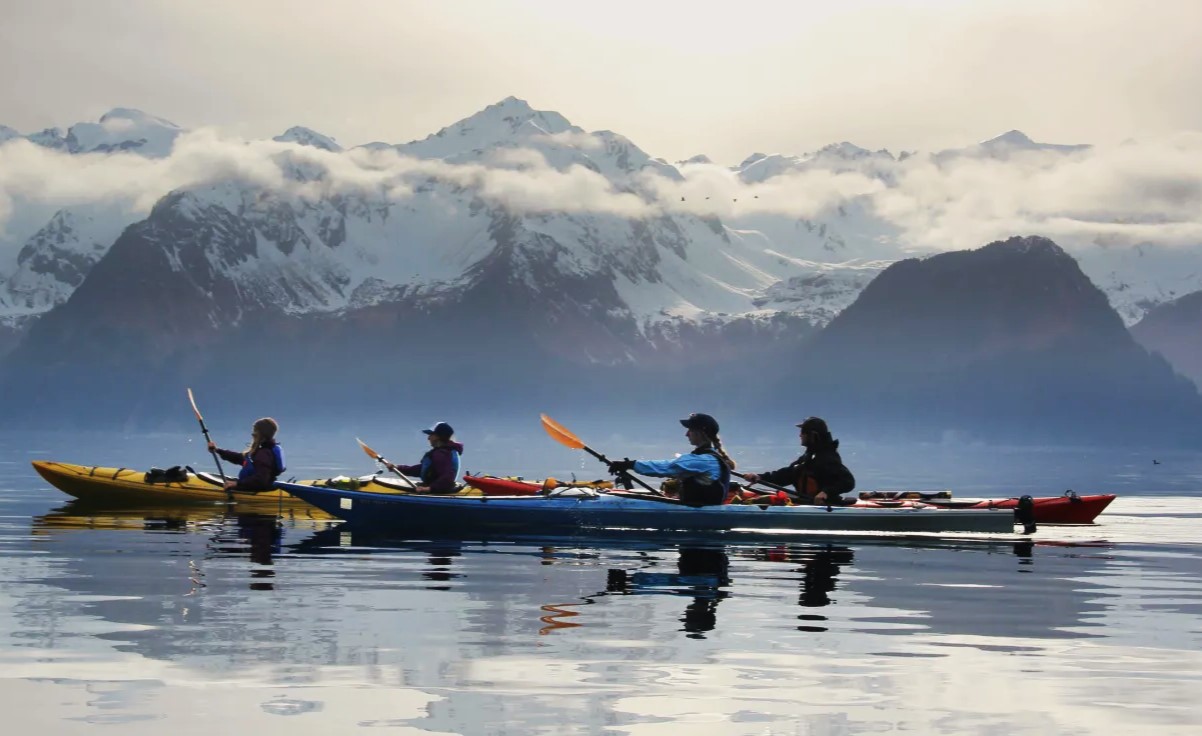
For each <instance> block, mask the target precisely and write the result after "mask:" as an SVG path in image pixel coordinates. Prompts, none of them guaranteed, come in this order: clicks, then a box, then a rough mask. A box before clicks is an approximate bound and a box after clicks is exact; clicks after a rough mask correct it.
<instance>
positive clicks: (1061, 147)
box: [933, 130, 1091, 163]
mask: <svg viewBox="0 0 1202 736" xmlns="http://www.w3.org/2000/svg"><path fill="white" fill-rule="evenodd" d="M1090 148H1091V146H1089V145H1088V144H1061V143H1037V142H1036V141H1033V140H1031V138H1030V136H1028V135H1027V134H1026V133H1023V132H1022V131H1021V130H1009V131H1006V132H1005V133H1002V134H1001V135H999V136H996V137H994V138H990V139H988V140H984V141H981V142H980V143H975V144H973V145H971V146H966V147H964V148H949V149H946V150H943V151H939V152H937V153H935V154H934V156H933V158H934V159H935V160H936V161H938V162H941V163H942V162H948V161H951V160H953V159H956V158H959V157H969V158H996V159H1005V158H1007V157H1009V156H1013V155H1016V154H1022V153H1030V152H1047V153H1063V154H1072V153H1080V152H1082V151H1088V150H1089V149H1090Z"/></svg>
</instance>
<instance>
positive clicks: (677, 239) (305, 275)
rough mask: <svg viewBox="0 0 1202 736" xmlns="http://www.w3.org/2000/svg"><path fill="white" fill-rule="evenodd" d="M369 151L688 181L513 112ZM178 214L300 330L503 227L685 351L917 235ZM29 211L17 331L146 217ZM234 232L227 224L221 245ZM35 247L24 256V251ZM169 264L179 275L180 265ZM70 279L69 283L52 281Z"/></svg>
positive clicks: (216, 204) (444, 199)
mask: <svg viewBox="0 0 1202 736" xmlns="http://www.w3.org/2000/svg"><path fill="white" fill-rule="evenodd" d="M6 131H8V132H6ZM9 132H11V134H10V133H9ZM181 132H182V130H181V129H180V128H179V127H178V126H176V125H174V124H173V123H170V122H168V121H165V120H162V119H160V118H156V117H154V116H151V115H147V114H145V113H142V112H139V111H136V110H126V109H116V110H113V111H111V112H110V113H108V114H106V115H105V116H103V117H102V118H101V119H100V121H99V123H79V124H76V125H73V126H71V128H70V129H69V130H68V133H67V134H66V135H63V134H61V133H60V132H58V131H56V130H54V129H51V130H49V131H44V132H43V133H40V134H36V135H33V136H28V137H27V138H28V139H29V140H31V141H34V142H36V143H38V144H40V145H46V146H50V147H53V148H57V149H59V150H64V151H68V152H74V153H85V152H94V153H99V152H105V151H110V152H111V151H133V152H137V153H139V154H142V155H147V156H162V155H165V154H167V153H169V152H170V149H171V146H172V145H173V143H174V141H175V139H176V137H178V135H179V134H180V133H181ZM6 135H8V137H9V138H10V139H11V138H14V137H19V136H18V135H17V134H16V132H15V131H11V129H0V143H2V141H3V138H4V136H6ZM274 140H275V141H277V142H280V143H292V144H296V145H298V146H307V147H316V148H318V149H321V150H323V151H325V152H329V153H333V154H339V153H341V152H343V148H342V146H340V145H339V144H338V143H337V142H335V141H334V139H332V138H330V137H329V136H325V135H323V134H321V133H318V132H316V131H313V130H311V129H308V128H303V127H299V126H298V127H293V128H290V129H289V130H287V131H285V132H284V133H283V134H281V135H279V136H276V137H275V138H274ZM1086 148H1088V147H1087V146H1071V145H1070V146H1066V145H1058V144H1044V143H1036V142H1034V141H1032V140H1031V139H1030V138H1029V137H1027V136H1025V135H1024V134H1022V133H1020V132H1018V131H1010V132H1009V133H1006V134H1004V135H1002V136H999V137H997V138H994V139H991V140H989V141H985V142H982V143H980V144H977V145H976V146H973V147H969V148H966V149H957V150H954V151H944V152H940V153H938V154H935V158H936V159H940V157H942V159H941V160H950V159H951V158H953V157H955V156H994V157H1003V156H1005V155H1009V153H1012V152H1014V151H1020V150H1031V151H1055V152H1058V153H1065V154H1071V153H1073V152H1076V151H1080V150H1084V149H1086ZM358 150H360V151H362V150H367V151H375V152H386V151H391V152H395V153H396V154H398V155H400V156H403V157H413V158H418V159H422V160H426V161H442V162H445V163H447V164H450V165H453V166H475V165H487V166H491V167H504V166H509V165H512V166H517V167H521V166H523V165H524V164H522V163H520V161H521V160H522V159H521V157H516V156H515V157H513V159H512V160H513V161H518V162H519V163H507V161H510V159H506V158H505V154H506V153H514V152H534V153H536V154H537V155H538V157H539V160H540V161H541V162H545V164H546V165H547V166H549V167H551V168H552V169H554V170H555V171H558V172H561V173H562V172H569V171H572V170H574V169H575V168H576V167H580V168H582V169H586V170H588V171H590V172H594V173H595V174H597V175H599V176H600V177H603V179H604V182H605V184H606V186H608V187H609V189H610V191H611V192H614V193H627V194H631V195H633V196H635V197H641V198H642V199H644V200H649V199H651V198H652V197H653V194H652V192H650V191H649V190H648V185H647V179H646V177H647V175H653V176H655V177H660V178H662V179H664V180H669V181H680V180H681V179H682V174H681V170H680V169H678V168H677V167H676V166H672V165H670V164H668V163H666V162H664V161H663V160H661V159H658V158H654V157H652V156H651V155H649V154H648V153H646V152H644V151H642V150H641V149H639V148H638V147H637V146H636V145H635V144H634V143H633V142H631V141H629V140H628V139H626V138H624V137H622V136H621V135H618V134H616V133H613V132H610V131H597V132H587V131H584V130H582V129H580V128H578V127H576V126H573V125H572V124H571V123H570V122H569V121H568V120H566V119H565V118H564V117H563V116H562V115H559V114H558V113H555V112H548V111H539V110H535V109H533V108H531V107H530V105H528V104H527V103H526V102H524V101H522V100H519V99H517V98H513V97H510V98H506V99H505V100H502V101H501V102H499V103H497V104H495V105H491V106H489V107H487V108H485V109H483V110H481V111H480V112H478V113H476V114H474V115H472V116H470V117H468V118H466V119H464V120H461V121H459V122H457V123H454V124H453V125H450V126H448V127H446V128H443V129H442V130H440V131H438V132H437V133H435V134H433V135H431V136H428V137H427V138H425V139H422V140H418V141H413V142H411V143H405V144H382V143H375V144H368V145H366V146H360V147H358ZM277 163H279V164H280V167H281V169H282V170H283V171H284V174H285V176H286V177H288V178H290V179H294V180H298V181H303V182H312V181H317V180H320V179H321V178H322V177H323V176H324V169H323V168H322V167H321V165H320V164H315V163H313V162H312V161H300V162H290V160H289V158H288V157H287V156H283V157H282V158H280V157H277ZM901 163H902V162H901V161H900V159H899V158H896V157H894V156H893V155H892V154H891V153H890V152H888V151H883V150H881V151H870V150H868V149H865V148H861V147H859V146H856V145H854V144H852V143H849V142H841V143H836V144H832V145H830V146H826V147H824V148H822V149H819V150H817V151H814V152H812V153H809V154H806V155H802V156H786V155H781V154H762V153H757V154H753V155H752V156H749V157H748V158H747V159H746V160H745V161H744V162H743V163H741V164H740V165H739V166H737V167H735V169H734V171H733V173H734V174H735V176H737V178H738V180H739V181H741V182H743V183H744V184H746V185H762V184H765V183H766V182H767V183H771V182H773V181H774V180H776V179H777V178H778V177H787V176H791V175H798V174H806V173H807V172H810V173H813V172H826V173H830V174H844V173H855V174H860V175H863V176H866V177H869V178H870V179H874V180H876V181H878V182H879V183H880V185H881V186H882V187H886V188H887V187H889V186H891V185H893V183H894V182H895V175H896V172H897V168H898V166H899V165H901ZM691 166H699V167H705V166H713V164H712V162H710V161H709V160H708V159H707V158H705V157H704V156H697V157H693V158H692V159H689V160H688V161H686V162H682V163H681V167H691ZM161 204H164V205H169V206H167V207H166V208H165V209H164V211H167V210H170V211H171V212H172V213H173V214H172V217H173V218H175V220H173V222H175V223H176V225H180V223H183V222H185V221H189V222H191V223H192V224H193V226H194V227H197V228H201V229H205V228H208V229H209V230H211V231H212V232H213V233H214V234H215V235H214V237H216V235H221V236H226V235H231V234H232V233H235V232H236V233H238V235H237V237H236V238H235V239H236V240H238V242H239V243H244V244H246V245H245V247H243V246H242V245H240V246H238V247H234V248H232V249H230V248H225V249H224V250H223V249H222V248H214V249H213V252H212V253H210V255H209V256H208V257H209V258H210V260H211V262H212V265H213V266H214V268H218V269H223V272H224V273H225V274H226V277H228V279H229V280H230V281H231V282H232V283H234V284H236V285H237V290H238V291H239V293H241V294H244V295H252V296H249V297H248V298H250V299H251V300H252V301H254V300H256V299H258V300H260V301H261V303H262V305H263V306H265V307H266V306H270V307H272V308H276V309H279V310H281V311H282V312H284V313H287V314H307V313H314V314H323V313H337V312H339V311H341V310H348V309H361V308H364V307H367V306H371V305H376V304H381V303H386V302H389V301H392V300H396V299H400V298H404V299H408V300H420V299H435V300H439V299H445V298H446V297H447V296H448V295H451V294H454V293H455V292H456V291H457V290H462V289H463V288H465V285H466V284H469V283H471V281H472V278H473V274H474V273H476V270H478V269H479V268H480V267H481V265H482V264H485V263H487V262H490V259H495V258H496V257H497V253H498V250H499V249H502V245H501V241H500V240H499V239H498V236H497V233H498V232H501V230H498V225H497V223H498V222H499V221H501V220H502V219H503V220H504V221H505V222H506V223H507V224H506V226H505V228H502V230H504V232H506V233H518V235H517V236H516V238H517V240H516V241H514V242H519V241H520V242H522V243H523V246H522V248H521V249H520V252H514V253H511V254H509V255H510V257H512V258H514V259H517V260H516V261H515V263H520V262H521V261H522V259H523V258H525V259H529V258H530V257H531V256H530V253H532V252H534V251H539V252H540V253H541V255H540V256H539V258H540V259H544V260H545V261H546V262H547V263H550V264H552V267H553V269H554V271H555V272H556V273H557V274H559V275H560V276H562V277H565V278H572V279H576V278H581V277H584V276H589V275H597V274H599V275H600V276H601V278H602V279H603V280H604V281H605V282H606V284H607V286H606V289H607V290H611V291H612V294H611V295H609V296H607V297H606V298H607V299H611V301H612V303H602V302H598V308H599V309H603V310H604V311H606V312H608V313H611V314H612V315H615V316H619V317H621V318H623V319H628V320H630V322H631V323H632V324H634V325H637V329H638V330H639V331H641V332H643V333H644V334H651V333H662V332H664V331H665V330H666V331H667V332H668V333H671V332H673V331H675V330H677V329H679V327H680V324H681V323H685V322H691V323H706V324H710V325H712V324H715V323H721V322H725V321H732V320H746V319H750V320H759V321H764V320H770V319H772V318H773V317H774V316H775V315H787V316H789V317H790V318H796V319H798V320H801V321H804V322H807V323H809V324H811V325H814V326H822V325H824V324H826V323H827V322H829V321H830V319H831V318H832V317H834V316H835V315H836V314H838V313H839V312H840V311H841V310H842V309H843V308H844V307H846V306H847V305H848V304H850V303H851V302H852V301H854V299H855V298H856V296H857V295H858V293H859V291H860V290H861V289H862V288H863V287H864V286H865V285H866V284H867V283H868V282H869V281H871V279H872V278H873V276H874V275H875V274H876V273H878V272H880V270H881V269H883V268H885V267H886V266H888V265H889V264H890V263H892V262H893V261H896V260H898V259H900V258H903V257H906V256H908V255H913V253H911V252H909V251H908V250H907V247H906V246H905V245H904V244H903V243H902V232H901V230H900V229H899V228H898V226H897V225H895V224H894V223H892V222H891V221H889V220H888V219H887V218H885V217H882V216H881V215H880V214H879V213H878V212H876V211H875V208H874V204H873V200H872V198H871V197H869V196H860V197H854V196H853V197H849V198H846V199H844V200H843V201H842V203H841V204H839V205H837V206H834V207H831V208H829V209H825V210H821V211H819V212H818V213H817V214H815V215H813V216H809V217H794V216H788V215H782V214H779V213H772V212H767V211H760V210H756V209H754V208H753V209H749V210H745V211H744V210H738V209H734V208H731V210H730V211H729V212H727V213H724V214H722V215H721V216H719V215H696V214H688V213H683V212H667V213H664V214H662V215H659V216H656V217H650V218H646V217H641V216H640V217H624V216H619V215H613V214H599V213H588V212H583V213H577V212H543V213H537V212H536V213H526V214H518V215H516V216H513V217H507V218H498V216H497V208H498V203H497V202H495V201H491V200H489V199H488V197H487V196H485V195H484V194H483V193H482V192H481V190H480V189H479V188H478V187H474V186H472V185H467V186H465V185H464V184H463V182H462V181H449V180H446V179H440V178H438V177H437V176H433V175H432V176H431V178H430V179H429V180H428V181H425V182H423V183H421V184H419V185H418V186H417V187H416V188H415V190H414V192H413V193H412V195H411V196H407V197H403V198H396V197H392V196H389V195H387V194H385V193H378V192H377V193H365V192H363V191H358V192H351V193H336V194H331V195H328V196H324V197H321V198H314V197H312V196H305V197H298V196H293V195H289V194H285V193H282V192H272V191H263V190H260V189H256V188H254V187H248V186H245V185H242V184H237V183H234V182H224V183H219V184H208V185H205V186H201V187H193V188H190V189H187V190H186V191H182V192H177V193H175V194H173V195H172V197H171V198H169V200H164V203H161ZM156 209H157V208H156ZM30 212H31V210H30V209H21V210H20V214H19V215H18V217H20V218H24V220H25V222H24V224H21V223H17V225H19V226H16V225H14V221H10V227H9V229H8V231H7V233H8V234H6V235H5V236H0V238H8V243H9V244H8V245H7V246H5V241H4V240H0V314H3V315H5V319H7V320H8V322H9V323H10V324H12V323H15V322H16V321H21V322H22V323H25V322H28V321H29V320H31V319H36V317H37V315H38V314H40V313H43V312H45V310H47V309H49V308H51V307H53V306H55V305H57V304H61V303H63V301H65V300H66V298H67V297H68V296H70V294H71V293H72V291H73V290H74V288H75V287H76V286H78V284H79V278H80V276H81V275H86V269H87V268H89V267H90V265H91V264H93V263H95V262H96V260H97V259H98V258H100V257H102V256H103V255H104V251H105V249H106V248H107V245H108V244H111V242H112V241H113V240H114V239H115V237H116V234H117V233H119V232H120V231H121V230H122V229H123V228H124V227H125V226H127V225H129V224H131V223H132V222H134V221H136V219H138V216H137V215H134V214H132V213H127V212H125V211H124V210H122V209H121V208H119V207H114V208H110V209H109V210H103V209H101V208H93V209H90V210H86V211H85V210H80V211H76V210H75V209H74V208H66V209H60V210H56V211H54V212H53V217H51V213H49V212H48V213H45V214H42V215H41V217H42V218H44V219H43V220H42V221H41V222H40V223H39V224H36V225H34V224H32V223H33V222H35V221H34V220H32V219H31V218H32V215H31V214H30ZM217 221H220V222H222V223H225V224H224V225H222V226H221V227H215V226H214V227H210V225H211V223H212V222H217ZM22 232H24V235H21V236H20V237H19V239H15V238H16V236H14V235H13V234H14V233H22ZM964 245H965V247H971V246H973V245H976V243H971V242H969V243H965V244H964ZM167 247H168V248H169V249H170V246H167ZM1065 247H1066V248H1068V249H1069V250H1070V252H1072V253H1073V254H1074V255H1075V256H1076V257H1078V259H1079V260H1080V262H1081V266H1082V268H1083V270H1084V271H1085V272H1086V273H1087V274H1088V275H1090V276H1091V277H1092V278H1094V280H1095V282H1096V283H1098V284H1099V286H1101V287H1102V288H1103V289H1104V290H1105V291H1106V292H1107V294H1108V295H1109V296H1110V298H1111V300H1112V303H1113V304H1114V306H1115V307H1116V308H1117V309H1118V310H1119V311H1120V314H1122V316H1123V318H1124V320H1125V321H1126V322H1127V323H1128V324H1131V323H1133V322H1135V321H1136V320H1138V319H1139V317H1140V316H1141V315H1142V314H1143V313H1144V311H1146V309H1148V308H1150V307H1152V306H1154V305H1155V304H1158V303H1161V302H1163V301H1166V300H1168V299H1171V298H1173V297H1174V296H1176V295H1179V294H1181V293H1186V292H1188V291H1193V290H1196V289H1198V288H1202V276H1199V273H1202V269H1199V268H1198V266H1197V264H1198V261H1199V260H1200V259H1202V256H1199V255H1195V253H1196V252H1197V251H1198V249H1192V250H1185V249H1183V250H1180V251H1178V252H1173V251H1171V250H1169V249H1156V248H1142V249H1117V248H1116V249H1107V248H1104V247H1101V246H1097V247H1094V246H1093V245H1092V244H1088V243H1086V244H1076V245H1075V244H1072V243H1066V244H1065ZM6 252H7V253H8V254H10V255H9V256H8V259H11V260H7V262H6V259H5V254H6ZM172 258H174V259H175V261H173V262H179V263H182V256H180V254H178V253H176V254H175V255H174V256H172ZM55 262H60V263H61V266H59V267H54V266H52V265H51V264H52V263H55ZM544 265H545V264H544ZM543 276H545V274H543ZM515 278H517V279H519V280H523V281H525V282H527V283H528V285H531V284H530V282H531V281H532V279H533V278H534V277H533V276H532V275H531V274H529V273H520V272H519V273H518V274H516V275H515ZM672 325H675V326H672Z"/></svg>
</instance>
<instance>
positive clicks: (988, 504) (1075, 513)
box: [860, 491, 1115, 524]
mask: <svg viewBox="0 0 1202 736" xmlns="http://www.w3.org/2000/svg"><path fill="white" fill-rule="evenodd" d="M866 495H868V498H867V499H865V498H864V496H866ZM860 498H861V499H862V500H866V501H879V499H874V498H872V496H871V495H869V494H860ZM1114 498H1115V496H1114V494H1113V493H1103V494H1098V495H1094V496H1078V495H1077V494H1076V493H1073V492H1072V491H1069V492H1068V493H1066V494H1064V495H1063V496H1038V497H1033V498H1032V499H1031V501H1032V502H1033V503H1034V504H1035V508H1034V511H1035V523H1037V524H1092V523H1093V521H1094V519H1096V518H1098V514H1100V513H1102V511H1104V510H1105V509H1106V507H1107V506H1109V505H1110V502H1111V501H1113V500H1114ZM919 500H921V502H922V503H925V504H929V505H931V506H938V507H939V508H943V509H1013V508H1015V507H1017V506H1018V499H1017V498H987V499H970V498H966V499H959V500H953V499H949V498H921V497H920V499H919Z"/></svg>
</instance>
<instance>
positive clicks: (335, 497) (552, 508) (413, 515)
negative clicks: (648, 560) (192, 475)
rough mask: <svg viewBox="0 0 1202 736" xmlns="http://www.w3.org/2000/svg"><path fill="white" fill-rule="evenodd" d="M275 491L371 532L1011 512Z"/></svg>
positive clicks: (952, 521) (855, 520) (877, 523)
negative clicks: (371, 530) (368, 529)
mask: <svg viewBox="0 0 1202 736" xmlns="http://www.w3.org/2000/svg"><path fill="white" fill-rule="evenodd" d="M276 487H277V488H280V489H281V490H285V491H287V492H288V493H291V494H292V495H294V496H296V497H297V498H300V499H302V500H304V501H306V502H308V503H310V504H312V505H314V506H316V507H317V508H319V509H321V510H322V511H325V512H326V513H329V514H331V515H333V516H336V517H339V518H341V519H345V520H346V521H348V522H351V523H353V524H354V525H355V526H362V527H372V528H376V529H380V528H389V529H401V528H404V529H414V530H426V529H436V528H443V529H447V528H454V529H466V528H507V529H524V530H531V529H537V530H547V529H653V530H665V531H666V530H671V531H685V532H691V531H730V530H750V531H760V530H795V531H833V530H838V531H855V532H940V533H947V532H969V533H978V532H985V533H988V532H1011V531H1013V530H1014V513H1013V511H1009V510H999V509H940V508H934V507H930V506H917V507H912V508H856V507H852V506H835V507H828V506H757V505H733V504H732V505H720V506H699V507H698V506H687V505H684V504H681V503H679V502H677V501H674V500H671V499H666V498H662V497H658V496H651V495H648V494H630V493H604V492H600V493H599V492H597V491H595V490H592V489H587V488H563V489H558V490H555V491H551V492H549V493H546V494H539V495H534V496H475V497H470V496H468V497H465V496H437V495H423V494H395V493H373V492H371V491H352V490H345V489H339V488H328V487H322V486H311V485H298V484H296V483H276Z"/></svg>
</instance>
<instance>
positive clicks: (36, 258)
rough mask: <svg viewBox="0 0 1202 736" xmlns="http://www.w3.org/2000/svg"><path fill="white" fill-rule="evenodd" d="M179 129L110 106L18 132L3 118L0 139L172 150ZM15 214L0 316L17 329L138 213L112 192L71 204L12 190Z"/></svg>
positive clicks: (1, 260) (60, 297)
mask: <svg viewBox="0 0 1202 736" xmlns="http://www.w3.org/2000/svg"><path fill="white" fill-rule="evenodd" d="M183 132H184V130H183V129H182V128H180V127H179V126H178V125H176V124H174V123H172V122H170V121H168V120H164V119H162V118H158V117H155V116H153V115H148V114H146V113H144V112H142V111H140V110H132V109H128V108H115V109H113V110H110V111H109V112H108V113H106V114H104V115H103V116H101V118H100V120H99V121H98V122H95V123H91V122H82V123H76V124H75V125H72V126H71V127H70V128H69V129H68V130H67V133H66V134H65V135H64V134H63V133H62V131H61V130H59V129H58V128H48V129H46V130H43V131H41V132H40V133H34V134H32V135H28V136H23V135H21V134H20V133H18V132H17V131H15V130H13V129H12V128H9V127H6V126H0V145H3V144H5V143H6V142H9V141H13V140H17V139H21V140H27V141H29V142H32V143H34V144H36V145H39V146H43V147H46V148H50V149H53V150H57V151H62V152H64V153H69V154H105V153H115V152H127V153H134V154H137V155H140V156H145V157H147V158H162V157H165V156H168V155H170V153H171V151H172V147H173V146H174V144H175V139H176V138H177V137H179V135H180V134H182V133H183ZM14 199H15V201H14V203H13V205H14V206H13V208H12V209H13V214H12V216H11V217H10V218H9V219H8V221H7V222H6V223H5V227H4V228H2V229H0V324H2V325H4V326H5V327H6V328H8V329H10V330H12V329H17V330H20V329H22V328H23V327H24V326H25V325H27V324H28V323H29V321H30V320H32V319H36V318H37V317H38V316H39V315H41V314H42V313H44V312H45V311H47V310H48V309H50V308H52V307H54V306H55V305H57V304H61V303H62V302H64V301H66V299H67V298H68V297H69V296H70V295H71V293H72V291H74V289H75V288H76V287H77V286H79V284H80V283H81V282H82V281H83V278H84V277H85V276H86V275H87V272H88V270H89V269H90V268H91V266H92V265H93V264H95V263H96V261H97V260H99V259H100V258H101V257H102V256H103V255H104V254H105V252H106V251H107V250H108V248H109V246H111V245H112V243H113V241H114V240H115V239H116V237H117V235H118V234H119V233H120V232H121V230H122V229H123V228H125V227H126V226H127V225H129V224H131V223H133V222H134V221H136V220H137V219H138V214H137V213H136V212H134V211H133V210H132V209H131V208H130V206H129V205H130V203H129V202H128V201H125V200H123V199H122V198H121V196H120V194H119V193H114V194H113V195H111V196H108V197H106V198H105V201H106V203H105V204H80V205H71V206H68V207H61V206H56V205H53V204H48V203H46V202H38V201H27V200H26V199H25V198H22V197H20V196H18V197H15V198H14Z"/></svg>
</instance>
